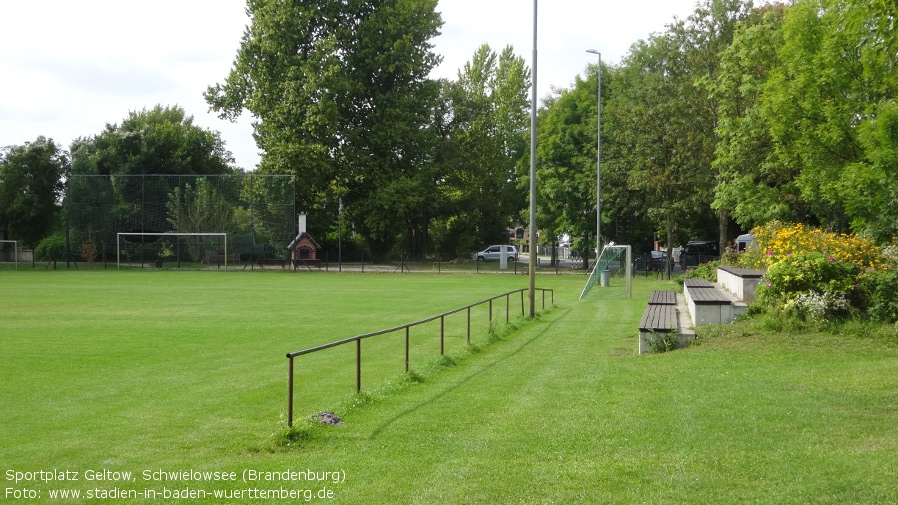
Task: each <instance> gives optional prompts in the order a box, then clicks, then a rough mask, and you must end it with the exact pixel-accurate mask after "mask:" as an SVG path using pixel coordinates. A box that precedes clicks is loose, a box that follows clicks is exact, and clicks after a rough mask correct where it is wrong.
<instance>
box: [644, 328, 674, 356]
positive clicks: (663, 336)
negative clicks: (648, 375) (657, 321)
mask: <svg viewBox="0 0 898 505" xmlns="http://www.w3.org/2000/svg"><path fill="white" fill-rule="evenodd" d="M679 345H680V341H679V339H678V338H677V334H676V332H670V333H652V336H651V338H650V339H649V351H650V352H652V353H655V354H658V353H662V352H668V351H673V350H674V349H676V348H677V347H679Z"/></svg>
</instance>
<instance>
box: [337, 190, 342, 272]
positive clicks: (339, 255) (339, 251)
mask: <svg viewBox="0 0 898 505" xmlns="http://www.w3.org/2000/svg"><path fill="white" fill-rule="evenodd" d="M337 214H339V220H338V221H339V223H338V226H339V227H340V228H339V229H338V230H337V261H338V263H339V265H340V266H339V271H340V272H342V271H343V199H342V198H340V203H339V206H338V207H337Z"/></svg>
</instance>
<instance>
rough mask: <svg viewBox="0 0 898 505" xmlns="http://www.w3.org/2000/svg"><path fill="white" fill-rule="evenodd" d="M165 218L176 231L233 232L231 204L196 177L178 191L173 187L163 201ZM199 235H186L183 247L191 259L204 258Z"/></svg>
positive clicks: (203, 247)
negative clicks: (166, 199)
mask: <svg viewBox="0 0 898 505" xmlns="http://www.w3.org/2000/svg"><path fill="white" fill-rule="evenodd" d="M166 207H167V208H168V217H167V220H168V222H169V224H171V225H172V229H173V230H174V231H176V232H178V233H204V232H205V233H208V232H213V233H216V232H228V233H230V232H233V231H234V228H235V226H236V222H235V221H234V206H233V205H232V204H231V202H230V201H228V200H227V199H225V198H223V197H222V195H221V194H220V192H219V191H218V190H217V189H216V188H215V186H213V185H212V184H210V183H209V181H207V180H206V179H199V180H198V181H197V183H196V187H195V188H194V187H193V186H191V185H190V184H186V185H185V186H184V189H183V191H182V189H181V188H175V189H174V191H172V192H171V194H170V195H169V200H168V203H167V205H166ZM204 241H205V239H204V238H203V237H187V248H188V249H189V251H190V256H191V257H192V258H193V260H194V261H205V260H206V259H207V258H206V251H205V246H204Z"/></svg>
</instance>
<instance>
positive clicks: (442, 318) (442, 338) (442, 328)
mask: <svg viewBox="0 0 898 505" xmlns="http://www.w3.org/2000/svg"><path fill="white" fill-rule="evenodd" d="M445 320H446V316H440V356H442V355H443V354H444V353H445V351H446V344H445V334H446V332H445V328H446V326H445V324H444V322H445Z"/></svg>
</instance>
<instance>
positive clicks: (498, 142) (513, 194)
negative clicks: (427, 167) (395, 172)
mask: <svg viewBox="0 0 898 505" xmlns="http://www.w3.org/2000/svg"><path fill="white" fill-rule="evenodd" d="M529 89H530V70H529V69H528V68H527V66H526V64H525V62H524V60H523V58H521V57H519V56H516V55H515V54H514V50H513V48H512V47H511V46H507V47H505V49H503V50H502V52H501V53H499V54H496V53H495V52H494V51H493V50H492V49H491V48H490V47H489V46H488V45H486V44H484V45H482V46H481V47H480V48H478V49H477V51H476V52H475V53H474V56H473V58H472V59H471V61H469V62H468V63H466V64H465V66H464V68H463V69H461V70H459V72H458V80H457V81H455V82H448V81H447V82H444V83H443V97H442V103H443V104H445V105H444V107H443V108H441V109H438V110H437V112H436V113H435V119H434V124H435V127H436V135H437V136H438V137H439V138H440V139H441V145H440V148H439V151H438V156H439V161H438V163H439V168H438V170H439V171H440V174H441V176H440V178H439V184H438V187H439V189H440V195H441V197H442V199H443V201H444V202H446V204H445V205H444V213H443V215H442V216H441V220H440V221H438V223H439V224H438V226H440V225H442V226H441V227H442V228H443V229H444V230H445V231H444V236H443V237H442V249H443V250H447V249H449V248H452V249H454V252H456V253H457V254H458V255H460V256H461V255H465V256H466V255H467V254H468V253H470V252H471V251H472V250H475V249H476V248H479V247H481V246H482V245H484V244H491V243H497V242H500V243H504V242H506V241H507V237H508V236H507V232H506V230H507V229H508V227H509V226H512V225H513V224H514V223H513V222H512V220H513V219H515V217H516V216H517V214H518V212H519V211H520V209H522V208H523V207H524V206H525V200H524V192H521V191H519V190H518V188H517V185H518V176H517V172H516V165H517V163H518V162H519V160H521V159H522V157H523V156H524V153H525V152H526V150H527V148H528V143H527V141H526V137H525V132H526V131H527V124H528V121H529V113H528V108H529V101H528V99H527V92H528V90H529Z"/></svg>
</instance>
